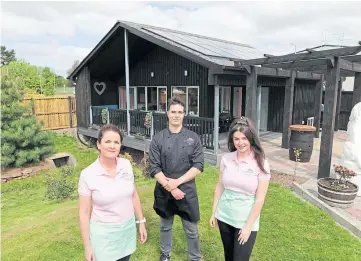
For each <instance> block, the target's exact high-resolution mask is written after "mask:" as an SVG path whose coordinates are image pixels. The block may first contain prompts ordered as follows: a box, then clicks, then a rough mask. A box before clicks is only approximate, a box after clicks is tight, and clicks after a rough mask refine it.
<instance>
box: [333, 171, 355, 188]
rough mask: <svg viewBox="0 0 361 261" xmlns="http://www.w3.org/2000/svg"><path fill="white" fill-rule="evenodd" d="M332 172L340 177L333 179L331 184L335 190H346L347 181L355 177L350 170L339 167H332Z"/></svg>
mask: <svg viewBox="0 0 361 261" xmlns="http://www.w3.org/2000/svg"><path fill="white" fill-rule="evenodd" d="M333 167H334V170H335V172H336V173H337V174H339V175H340V178H338V179H335V180H334V181H332V182H331V187H333V188H334V189H337V190H344V189H348V188H349V186H348V185H347V181H348V180H349V179H350V178H352V177H353V176H355V175H356V173H355V172H354V171H353V170H350V169H348V168H346V167H344V166H341V165H333Z"/></svg>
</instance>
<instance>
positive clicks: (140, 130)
mask: <svg viewBox="0 0 361 261" xmlns="http://www.w3.org/2000/svg"><path fill="white" fill-rule="evenodd" d="M129 114H130V133H131V134H138V135H142V136H146V137H150V128H147V127H146V126H145V125H144V122H145V116H146V115H147V112H146V111H135V110H130V111H129Z"/></svg>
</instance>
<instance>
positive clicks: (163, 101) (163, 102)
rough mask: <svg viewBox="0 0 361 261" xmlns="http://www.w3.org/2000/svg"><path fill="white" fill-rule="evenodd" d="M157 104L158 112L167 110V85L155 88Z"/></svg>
mask: <svg viewBox="0 0 361 261" xmlns="http://www.w3.org/2000/svg"><path fill="white" fill-rule="evenodd" d="M157 93H158V94H157V106H158V111H159V112H166V111H167V87H158V88H157Z"/></svg>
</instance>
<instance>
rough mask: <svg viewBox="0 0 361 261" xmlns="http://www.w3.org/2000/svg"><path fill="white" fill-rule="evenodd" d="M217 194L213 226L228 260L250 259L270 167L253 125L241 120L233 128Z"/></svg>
mask: <svg viewBox="0 0 361 261" xmlns="http://www.w3.org/2000/svg"><path fill="white" fill-rule="evenodd" d="M228 149H229V151H230V152H229V153H226V154H225V155H224V156H223V157H222V159H221V163H220V170H221V171H220V176H219V181H218V184H217V185H216V189H215V192H214V201H213V211H212V217H211V219H210V225H211V226H212V227H217V226H218V227H219V231H220V234H221V238H222V243H223V248H224V257H225V261H246V260H249V258H250V256H251V254H252V249H253V246H254V243H255V240H256V235H257V231H258V230H259V219H260V213H261V210H262V207H263V203H264V200H265V197H266V194H267V190H268V185H269V180H270V178H271V174H270V168H269V165H268V162H267V160H266V159H265V154H264V151H263V149H262V147H261V145H260V141H259V138H258V136H257V133H256V131H255V128H254V127H253V124H252V123H251V121H250V120H249V119H247V118H246V117H242V118H241V119H240V120H239V121H237V122H236V124H235V125H234V126H233V128H232V129H231V131H230V133H229V136H228Z"/></svg>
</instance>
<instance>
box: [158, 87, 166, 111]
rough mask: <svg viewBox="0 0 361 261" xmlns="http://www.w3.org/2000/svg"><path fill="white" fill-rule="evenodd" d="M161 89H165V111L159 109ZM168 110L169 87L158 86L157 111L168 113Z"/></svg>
mask: <svg viewBox="0 0 361 261" xmlns="http://www.w3.org/2000/svg"><path fill="white" fill-rule="evenodd" d="M159 89H165V111H159ZM167 111H168V87H167V86H157V112H160V113H166V112H167Z"/></svg>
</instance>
